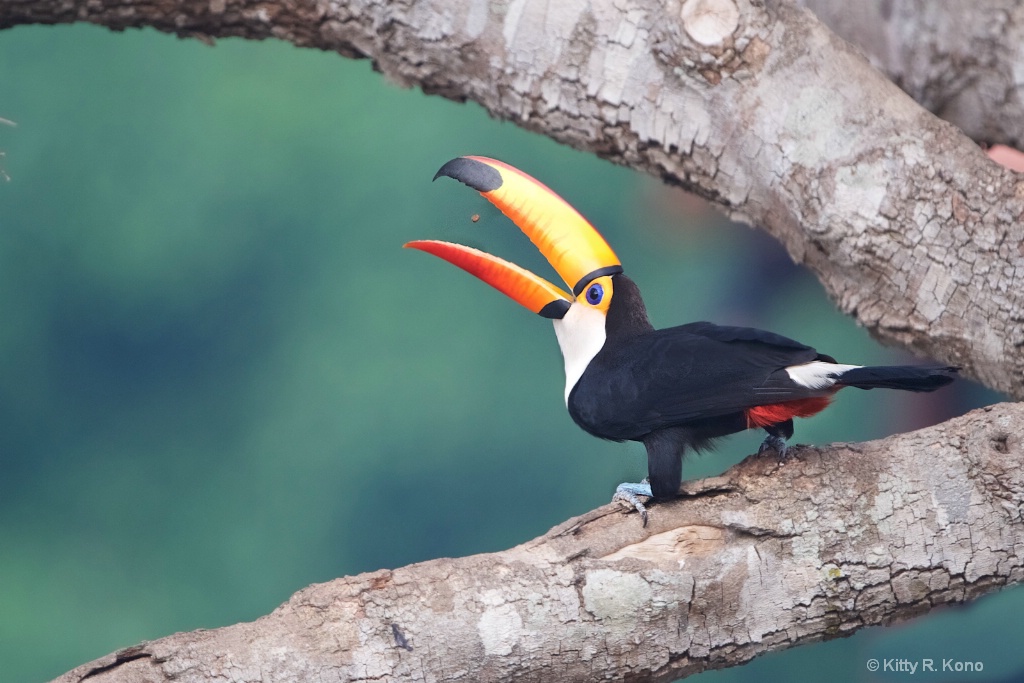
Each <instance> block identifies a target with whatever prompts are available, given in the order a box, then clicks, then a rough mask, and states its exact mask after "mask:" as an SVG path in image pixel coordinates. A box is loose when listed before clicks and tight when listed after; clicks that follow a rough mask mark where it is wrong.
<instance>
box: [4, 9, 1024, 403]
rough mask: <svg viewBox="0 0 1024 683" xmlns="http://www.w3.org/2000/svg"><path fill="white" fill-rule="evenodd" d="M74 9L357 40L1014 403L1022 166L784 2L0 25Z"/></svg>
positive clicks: (195, 15)
mask: <svg viewBox="0 0 1024 683" xmlns="http://www.w3.org/2000/svg"><path fill="white" fill-rule="evenodd" d="M80 20H86V21H94V22H97V23H102V24H105V25H107V26H111V27H113V28H123V27H126V26H139V25H151V26H155V27H157V28H160V29H162V30H168V31H174V32H177V33H180V34H205V35H211V36H226V35H232V36H239V35H240V36H245V37H249V38H264V37H268V36H276V37H278V38H282V39H285V40H290V41H292V42H294V43H295V44H297V45H309V46H316V47H320V48H323V49H329V50H336V51H338V52H340V53H342V54H345V55H349V56H369V57H371V58H372V59H373V60H374V62H375V63H376V65H377V66H378V68H380V69H381V70H382V71H384V72H385V73H386V74H387V75H388V76H390V77H391V78H392V79H393V80H395V81H397V82H399V83H402V84H406V85H419V86H421V87H422V88H423V89H424V90H425V91H427V92H434V93H439V94H442V95H444V96H446V97H450V98H453V99H459V100H465V99H473V100H476V101H477V102H479V103H481V104H482V105H483V106H484V107H486V108H487V109H488V110H489V111H490V112H491V113H492V114H494V115H495V116H498V117H501V118H507V119H511V120H513V121H515V122H517V123H518V124H519V125H521V126H524V127H526V128H529V129H531V130H535V131H538V132H542V133H544V134H546V135H549V136H551V137H552V138H554V139H556V140H559V141H561V142H564V143H567V144H570V145H573V146H574V147H577V148H579V149H584V150H589V151H592V152H594V153H597V154H599V155H602V156H604V157H607V158H609V159H612V160H614V161H616V162H618V163H622V164H626V165H629V166H632V167H634V168H638V169H643V170H646V171H647V172H650V173H653V174H655V175H658V176H660V177H662V178H664V179H665V180H667V181H669V182H673V183H678V184H681V185H684V186H686V187H688V188H690V189H692V190H695V191H696V192H698V193H700V194H702V195H703V196H705V197H708V198H710V199H712V200H714V201H715V202H717V203H718V204H719V205H720V206H722V207H723V208H724V209H725V210H726V211H727V212H728V213H730V214H731V215H732V216H734V217H737V218H740V219H743V220H746V221H749V222H751V223H754V224H757V225H760V226H762V227H764V228H765V229H766V230H768V231H769V232H771V233H772V234H773V235H775V236H776V237H777V238H779V239H780V240H781V241H782V242H783V243H784V244H785V245H786V247H787V248H788V250H789V253H790V254H791V255H792V256H793V258H794V259H796V260H797V261H801V262H804V263H806V264H807V265H808V266H809V267H810V268H811V269H812V270H813V271H814V272H815V273H816V274H817V275H818V277H819V279H820V280H821V281H822V282H823V283H824V285H825V287H826V289H827V290H828V292H829V293H830V295H831V296H832V297H833V299H834V300H835V301H836V302H837V304H838V305H839V307H840V308H841V309H842V310H844V311H845V312H847V313H850V314H851V315H854V316H855V317H856V318H857V320H858V321H859V322H861V323H862V324H863V325H865V326H866V327H867V328H868V329H869V330H870V331H871V332H872V333H873V334H875V335H876V336H878V337H880V338H881V339H883V340H886V341H889V342H894V343H898V344H901V345H903V346H905V347H908V348H910V349H912V350H914V351H916V352H918V353H921V354H924V355H928V356H932V357H934V358H937V359H941V360H943V361H945V362H948V363H951V364H957V365H961V366H963V368H964V371H965V373H967V374H969V375H971V376H973V377H975V378H977V379H979V380H981V381H982V382H984V383H985V384H987V385H988V386H990V387H993V388H995V389H998V390H1001V391H1004V392H1007V393H1009V394H1011V395H1013V396H1015V397H1018V398H1024V354H1022V353H1021V348H1022V346H1024V246H1022V245H1024V222H1022V221H1021V217H1022V214H1024V181H1022V176H1018V175H1016V174H1014V173H1012V172H1010V171H1007V170H1004V169H1002V168H1000V167H998V166H997V165H996V164H994V163H992V162H991V161H990V160H989V159H987V158H986V157H985V155H984V154H983V153H982V152H981V151H980V150H979V149H978V148H977V147H976V146H975V145H974V143H972V142H971V140H970V139H968V138H967V137H966V136H964V135H963V134H962V133H961V132H960V131H959V130H957V129H955V128H954V127H953V126H951V125H949V124H947V123H944V122H942V121H940V120H938V119H936V118H935V117H934V116H932V115H931V114H929V113H928V112H926V111H925V110H923V109H922V108H921V107H919V106H918V105H917V104H915V103H914V102H913V101H912V100H911V99H910V98H909V97H907V96H906V95H905V94H904V93H903V92H901V91H900V90H899V89H898V88H897V87H896V86H895V85H893V84H892V83H890V82H889V81H888V80H886V79H885V78H884V77H883V76H882V75H881V74H880V73H879V72H877V71H876V70H875V69H874V68H872V67H871V66H870V65H869V64H868V62H867V61H866V60H865V59H864V58H863V57H861V55H860V53H859V52H857V51H856V50H854V49H852V48H851V47H850V46H849V45H848V44H847V43H846V42H845V41H843V40H842V39H840V38H838V37H836V36H835V35H834V34H832V33H831V32H830V31H829V30H828V29H827V28H825V26H824V25H823V24H821V23H820V22H819V21H818V20H817V19H815V18H814V16H813V15H812V14H811V13H810V12H808V11H806V10H803V9H799V8H796V7H795V6H793V5H791V4H789V3H788V2H786V1H784V0H766V2H763V3H760V2H754V1H752V0H614V1H613V0H565V1H564V2H559V3H555V4H552V3H548V2H528V1H526V0H522V1H518V2H512V3H507V4H505V3H483V2H477V1H475V0H404V1H399V2H390V3H379V2H374V1H371V0H316V1H315V2H314V1H313V0H274V1H267V0H174V1H173V2H171V1H168V0H140V1H138V2H125V1H124V0H65V1H64V2H60V3H52V2H49V1H47V0H8V1H7V2H4V3H0V28H2V27H5V26H11V25H14V24H18V23H29V22H62V21H63V22H67V21H80ZM990 106H996V104H995V103H993V104H991V105H990Z"/></svg>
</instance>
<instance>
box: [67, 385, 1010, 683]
mask: <svg viewBox="0 0 1024 683" xmlns="http://www.w3.org/2000/svg"><path fill="white" fill-rule="evenodd" d="M684 487H685V488H686V489H687V493H688V495H687V496H686V497H685V498H682V499H680V500H679V501H677V502H674V503H672V504H663V505H658V506H656V507H655V508H653V509H652V513H651V514H652V517H651V523H650V525H649V526H648V527H647V528H646V529H644V528H642V527H641V526H640V524H639V520H638V519H637V517H636V515H635V514H624V513H623V511H622V510H621V509H620V508H618V507H615V506H606V507H604V508H601V509H598V510H595V511H594V512H592V513H590V514H588V515H584V516H583V517H579V518H576V519H573V520H570V521H569V522H566V523H565V524H563V525H561V526H559V527H556V528H555V529H553V530H551V531H550V532H548V533H547V534H546V535H544V536H542V537H540V538H538V539H535V540H533V541H530V542H529V543H526V544H523V545H521V546H519V547H516V548H512V549H511V550H507V551H504V552H500V553H494V554H489V555H474V556H471V557H465V558H460V559H454V560H453V559H441V560H432V561H430V562H424V563H421V564H415V565H411V566H408V567H404V568H401V569H396V570H394V571H384V570H382V571H378V572H374V573H371V574H362V575H360V576H355V577H350V578H343V579H337V580H335V581H331V582H329V583H324V584H320V585H315V586H311V587H309V588H306V589H305V590H302V591H300V592H298V593H296V594H295V595H294V596H293V597H292V598H291V599H290V600H289V601H288V602H287V603H285V604H284V605H282V606H281V607H279V608H278V609H277V610H275V611H274V612H273V613H272V614H270V615H268V616H266V617H263V618H261V619H258V620H257V621H255V622H253V623H247V624H238V625H235V626H230V627H227V628H221V629H216V630H212V631H196V632H193V633H179V634H176V635H173V636H170V637H168V638H163V639H161V640H157V641H153V642H149V643H143V644H141V645H138V646H135V647H131V648H128V649H126V650H122V651H120V652H117V653H114V654H112V655H110V656H108V657H104V658H103V659H99V660H97V661H95V662H92V663H90V664H86V665H83V666H81V667H78V668H77V669H75V670H73V671H71V672H69V673H67V674H65V675H64V676H62V677H61V678H59V679H58V681H60V682H61V683H80V682H82V681H86V680H88V681H90V683H114V682H122V683H127V682H134V681H147V682H149V683H157V682H159V681H172V680H173V681H178V682H181V683H199V682H206V681H214V680H217V681H223V680H227V681H241V680H273V681H310V680H318V681H320V680H322V681H373V680H384V679H385V678H386V679H387V680H422V681H444V680H466V681H506V680H510V679H512V678H513V677H515V678H516V680H523V681H552V680H558V681H592V680H594V679H595V678H598V677H600V678H601V679H602V680H627V679H628V680H634V681H641V680H643V681H671V680H674V679H676V678H679V677H682V676H685V675H687V674H690V673H694V672H698V671H702V670H704V669H707V668H721V667H727V666H732V665H735V664H739V663H742V662H745V661H747V660H749V659H751V658H752V657H754V656H756V655H758V654H761V653H763V652H766V651H769V650H779V649H783V648H787V647H791V646H793V645H798V644H800V643H808V642H815V641H820V640H825V639H828V638H833V637H837V636H844V635H848V634H850V633H852V632H854V631H856V630H857V629H859V628H861V627H863V626H868V625H872V624H887V623H890V622H893V621H897V620H902V619H907V618H910V617H913V616H916V615H919V614H921V613H923V612H927V611H928V610H930V609H931V608H932V607H935V606H937V605H941V604H946V603H955V602H962V601H964V600H969V599H971V598H974V597H976V596H978V595H981V594H984V593H987V592H990V591H993V590H996V589H998V588H1000V587H1002V586H1005V585H1007V584H1011V583H1017V582H1019V581H1021V579H1022V578H1024V553H1022V552H1021V549H1022V548H1024V520H1022V518H1021V512H1022V505H1024V405H1021V404H1002V405H998V406H994V407H991V408H986V409H983V410H979V411H975V412H973V413H970V414H968V415H966V416H964V417H962V418H958V419H955V420H951V421H949V422H947V423H945V424H942V425H939V426H936V427H931V428H928V429H924V430H921V431H918V432H914V433H911V434H904V435H900V436H894V437H891V438H888V439H885V440H882V441H873V442H869V443H863V444H836V445H833V446H829V447H826V448H821V449H819V448H813V447H797V449H796V451H795V452H794V454H793V458H792V459H790V460H788V461H787V462H785V463H784V464H781V465H780V464H779V463H778V461H777V460H776V459H774V458H773V457H751V458H748V459H747V460H746V461H744V462H743V463H741V464H740V465H737V466H736V467H734V468H733V469H731V470H729V471H728V472H727V473H726V474H725V475H723V476H721V477H716V478H714V479H708V480H704V481H698V482H690V483H688V484H685V485H684Z"/></svg>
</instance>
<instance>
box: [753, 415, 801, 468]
mask: <svg viewBox="0 0 1024 683" xmlns="http://www.w3.org/2000/svg"><path fill="white" fill-rule="evenodd" d="M764 431H766V432H768V436H766V437H764V441H763V442H761V447H760V448H758V449H757V454H758V455H761V454H762V453H764V452H765V451H768V450H771V451H775V452H776V453H777V454H778V456H779V460H785V459H786V439H789V438H791V437H792V436H793V418H790V419H788V420H786V421H785V422H778V423H776V424H773V425H768V426H767V427H765V428H764Z"/></svg>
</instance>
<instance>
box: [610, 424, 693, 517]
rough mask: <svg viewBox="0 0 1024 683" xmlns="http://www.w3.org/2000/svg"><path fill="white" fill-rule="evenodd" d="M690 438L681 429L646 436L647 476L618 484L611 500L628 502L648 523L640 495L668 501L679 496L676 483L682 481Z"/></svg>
mask: <svg viewBox="0 0 1024 683" xmlns="http://www.w3.org/2000/svg"><path fill="white" fill-rule="evenodd" d="M692 438H693V435H692V433H691V432H690V431H689V430H686V429H682V428H674V429H662V430H659V431H656V432H651V433H650V434H648V435H647V436H645V437H644V438H643V443H644V446H645V447H646V448H647V478H646V479H644V480H643V481H642V482H640V483H639V484H619V487H618V488H617V489H615V496H614V497H613V498H612V500H624V501H626V502H628V503H629V504H630V505H632V506H633V507H634V508H636V510H637V512H639V513H640V517H641V519H643V521H644V526H647V508H646V507H644V504H643V502H642V501H641V500H640V498H639V496H645V497H650V498H654V499H655V500H671V499H672V498H675V497H676V496H678V495H679V485H680V484H681V483H682V482H683V452H684V451H685V448H686V445H687V444H688V443H690V442H691V441H692ZM648 482H650V483H648Z"/></svg>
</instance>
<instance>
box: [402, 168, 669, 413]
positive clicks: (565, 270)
mask: <svg viewBox="0 0 1024 683" xmlns="http://www.w3.org/2000/svg"><path fill="white" fill-rule="evenodd" d="M440 176H448V177H449V178H454V179H456V180H458V181H460V182H462V183H465V184H466V185H468V186H470V187H472V188H473V189H475V190H477V191H478V192H480V194H481V195H483V197H484V198H485V199H487V200H488V201H490V202H491V203H492V204H494V205H495V206H497V207H498V208H499V209H500V210H501V212H502V213H504V214H505V215H506V216H508V217H509V218H510V219H512V222H513V223H515V224H516V225H517V226H518V227H519V229H520V230H522V231H523V232H524V233H525V234H526V236H527V237H529V238H530V240H531V241H532V242H533V243H534V245H536V247H537V248H538V249H539V250H540V252H541V253H542V254H543V255H544V257H545V258H546V259H547V260H548V262H549V263H550V264H551V265H552V266H553V267H554V269H555V270H556V271H557V272H558V274H559V276H561V278H562V280H564V281H565V284H566V285H568V287H569V289H570V290H571V292H572V293H571V294H570V293H569V292H566V291H564V290H563V289H561V288H560V287H557V286H555V285H553V284H551V283H550V282H548V281H547V280H545V279H543V278H541V277H539V276H537V275H534V274H533V273H531V272H530V271H528V270H526V269H524V268H520V267H519V266H517V265H515V264H513V263H509V262H508V261H505V260H504V259H500V258H498V257H496V256H492V255H491V254H488V253H485V252H482V251H479V250H477V249H472V248H470V247H466V246H462V245H461V244H452V243H450V242H439V241H435V240H419V241H415V242H409V243H408V244H406V245H405V246H406V247H410V248H413V249H419V250H421V251H425V252H428V253H430V254H434V255H435V256H438V257H440V258H442V259H444V260H446V261H448V262H449V263H452V264H454V265H456V266H458V267H459V268H462V269H463V270H465V271H466V272H468V273H470V274H471V275H475V276H476V277H478V278H480V279H481V280H483V281H484V282H486V283H487V284H489V285H491V286H492V287H494V288H495V289H497V290H498V291H500V292H502V293H503V294H505V295H506V296H508V297H510V298H512V299H514V300H515V301H517V302H519V303H520V304H522V305H523V306H525V307H526V308H528V309H530V310H531V311H533V312H534V313H537V314H539V315H541V316H543V317H545V318H551V319H552V320H553V321H554V323H555V333H556V335H557V336H558V342H559V346H560V347H561V349H562V355H563V356H564V358H565V371H566V397H567V398H568V394H569V391H571V389H572V387H573V386H574V385H575V384H576V381H577V380H578V379H579V378H580V376H581V375H582V374H583V371H584V370H585V369H586V367H587V365H588V364H589V363H590V361H591V360H592V359H593V357H594V356H595V355H596V354H597V352H598V351H600V350H601V348H602V347H603V346H604V344H605V341H606V339H607V338H608V336H609V333H612V334H613V335H614V333H615V332H616V331H617V328H622V331H626V328H629V329H630V331H633V330H634V329H635V328H639V329H650V324H649V323H648V322H647V314H646V311H645V310H644V307H643V301H642V299H641V298H640V294H639V291H638V290H637V288H636V285H635V284H633V282H632V281H631V280H629V279H628V278H626V276H625V275H622V274H621V273H622V265H621V264H620V263H619V259H618V257H617V256H616V255H615V252H614V251H612V248H611V247H610V246H608V243H607V242H605V240H604V238H603V237H601V235H600V234H599V233H598V232H597V230H595V229H594V226H592V225H591V224H590V223H589V222H587V220H586V219H585V218H583V216H581V215H580V214H579V212H578V211H576V209H574V208H572V207H571V206H570V205H569V204H568V203H567V202H566V201H565V200H564V199H562V198H561V197H559V196H558V195H557V194H555V193H554V192H552V191H551V190H550V189H548V188H547V187H546V186H545V185H544V184H543V183H541V182H539V181H537V180H535V179H534V178H531V177H530V176H528V175H527V174H525V173H523V172H522V171H520V170H518V169H515V168H513V167H511V166H509V165H508V164H505V163H502V162H500V161H497V160H495V159H488V158H486V157H476V156H469V157H459V158H457V159H452V160H451V161H449V162H448V163H446V164H445V165H444V166H442V167H441V170H439V171H438V172H437V174H436V175H435V176H434V179H435V180H436V179H437V178H439V177H440Z"/></svg>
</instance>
